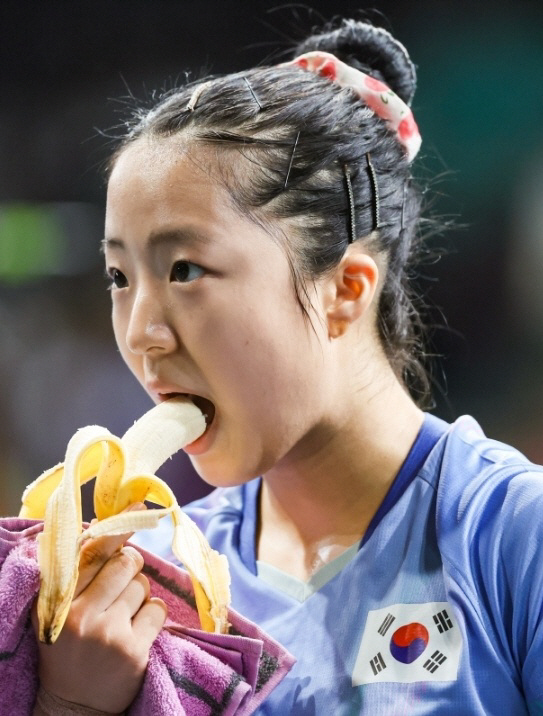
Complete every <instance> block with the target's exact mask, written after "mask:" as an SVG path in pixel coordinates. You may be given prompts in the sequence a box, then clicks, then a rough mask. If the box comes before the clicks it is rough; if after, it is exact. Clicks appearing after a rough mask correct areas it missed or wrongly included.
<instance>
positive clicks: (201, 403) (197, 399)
mask: <svg viewBox="0 0 543 716" xmlns="http://www.w3.org/2000/svg"><path fill="white" fill-rule="evenodd" d="M188 397H189V398H190V399H191V400H192V402H193V403H194V405H195V406H196V407H197V408H200V410H201V411H202V413H203V414H204V417H205V419H206V424H207V425H211V423H212V422H213V418H214V417H215V406H214V405H213V403H212V402H211V401H210V400H208V399H207V398H202V397H201V396H199V395H189V396H188Z"/></svg>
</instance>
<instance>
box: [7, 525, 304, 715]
mask: <svg viewBox="0 0 543 716" xmlns="http://www.w3.org/2000/svg"><path fill="white" fill-rule="evenodd" d="M41 529H42V522H41V521H40V522H37V521H35V520H22V519H18V518H7V519H0V625H1V627H0V684H1V687H0V716H14V715H15V714H16V715H17V716H27V715H28V716H30V714H32V709H33V707H34V701H35V698H36V692H37V688H38V678H37V661H38V657H37V646H36V640H35V637H34V632H33V630H32V626H31V624H30V617H29V614H30V607H31V605H32V602H33V601H34V598H35V596H36V593H37V591H38V588H39V581H40V577H39V569H38V565H37V562H36V539H35V538H36V535H37V534H38V533H39V532H40V531H41ZM137 549H138V550H139V551H140V552H141V553H142V555H143V557H144V559H145V567H144V569H143V572H144V574H146V576H147V577H148V579H149V581H150V583H151V594H152V595H153V596H158V597H161V598H162V599H164V601H165V602H166V603H167V605H168V609H169V614H168V621H167V622H166V624H165V627H164V629H163V630H162V631H161V633H160V634H159V636H158V637H157V639H156V640H155V642H154V644H153V646H152V648H151V654H150V659H149V665H148V667H147V672H146V674H145V679H144V682H143V686H142V688H141V690H140V692H139V694H138V696H137V697H136V700H135V701H134V703H133V704H132V706H131V707H130V709H129V711H128V713H129V715H130V716H183V714H190V716H233V715H234V714H235V715H236V716H248V714H251V713H253V712H254V711H255V710H256V708H257V707H258V706H259V705H260V704H261V703H262V702H263V701H264V699H265V698H266V697H267V696H268V694H269V693H270V692H271V691H272V689H274V688H275V687H276V686H277V684H278V683H279V682H280V681H281V680H282V679H283V677H284V676H285V675H286V674H287V672H288V671H289V670H290V668H291V667H292V665H293V664H294V661H295V660H294V658H293V657H292V656H291V655H290V654H289V653H288V652H287V651H286V650H285V649H284V648H283V647H282V646H280V645H279V644H278V643H277V642H275V641H274V640H273V639H272V638H271V637H269V636H267V635H266V634H264V633H263V632H262V630H261V629H259V627H257V626H256V625H255V624H253V623H251V622H249V621H247V620H246V619H244V618H243V617H242V616H240V615H239V614H237V613H236V612H234V611H233V610H231V611H230V613H229V621H230V623H231V624H232V627H231V630H230V634H209V633H207V632H204V631H201V630H200V629H199V620H198V614H197V611H196V606H195V603H194V597H193V592H192V587H191V583H190V579H189V577H188V575H187V574H186V573H185V572H184V571H183V570H181V569H179V568H178V567H176V566H175V565H173V564H170V563H169V562H165V561H164V560H162V559H160V558H159V557H156V556H155V555H152V554H150V553H149V552H146V551H145V550H142V549H140V548H139V547H137ZM181 625H182V626H181Z"/></svg>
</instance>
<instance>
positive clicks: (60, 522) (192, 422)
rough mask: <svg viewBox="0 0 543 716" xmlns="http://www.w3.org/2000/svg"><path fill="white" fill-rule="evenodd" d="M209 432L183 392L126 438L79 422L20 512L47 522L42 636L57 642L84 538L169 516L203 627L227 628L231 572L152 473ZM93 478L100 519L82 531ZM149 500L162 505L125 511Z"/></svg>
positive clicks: (41, 551) (41, 553) (42, 538)
mask: <svg viewBox="0 0 543 716" xmlns="http://www.w3.org/2000/svg"><path fill="white" fill-rule="evenodd" d="M204 430H205V418H204V416H203V415H202V413H201V411H200V410H199V409H198V408H197V407H196V406H195V405H194V404H193V403H192V401H190V400H189V399H188V398H182V397H179V398H174V399H172V400H169V401H167V402H164V403H161V404H160V405H158V406H156V407H155V408H153V409H152V410H150V411H149V412H148V413H146V414H145V415H144V416H143V417H142V418H140V420H138V421H137V422H136V423H134V425H133V426H132V427H131V428H130V429H129V430H128V431H127V432H126V433H125V435H124V436H123V437H122V439H119V438H118V437H116V436H115V435H112V434H111V433H110V432H109V430H107V429H106V428H101V427H98V426H96V425H92V426H88V427H86V428H81V429H80V430H78V431H77V432H76V433H75V435H74V436H73V437H72V439H71V440H70V442H69V443H68V448H67V450H66V457H65V461H64V463H63V464H62V463H61V464H59V465H56V466H55V467H53V468H51V469H50V470H47V471H46V472H44V473H43V474H42V475H41V476H40V477H38V478H37V480H35V481H34V482H33V483H32V484H31V485H29V486H28V487H27V488H26V490H25V492H24V494H23V497H22V502H23V506H22V508H21V511H20V513H19V515H20V517H29V518H35V519H43V520H44V527H43V532H42V533H41V534H40V535H39V537H38V540H39V542H38V562H39V566H40V571H41V585H40V592H39V595H38V621H39V630H40V632H39V638H40V640H41V641H44V642H47V643H50V644H52V643H53V642H54V641H55V640H56V639H57V637H58V635H59V634H60V631H61V629H62V627H63V625H64V622H65V620H66V617H67V615H68V611H69V609H70V604H71V602H72V599H73V595H74V591H75V586H76V583H77V577H78V573H79V554H80V551H81V547H82V544H83V542H84V541H85V540H86V539H89V538H90V537H99V536H102V535H115V534H123V533H125V532H131V531H132V530H138V529H147V528H150V527H155V526H156V525H157V524H158V521H159V520H160V518H161V517H164V516H165V515H168V514H170V515H171V516H172V520H173V524H174V536H173V543H172V549H173V552H174V554H175V555H176V557H177V558H178V559H179V561H180V562H182V563H183V565H184V566H185V568H186V569H187V571H188V572H189V574H190V577H191V580H192V583H193V587H194V593H195V597H196V605H197V607H198V614H199V616H200V622H201V626H202V629H205V630H206V631H215V632H226V631H227V630H228V621H227V612H228V604H229V602H230V589H229V585H230V576H229V570H228V562H227V560H226V557H225V556H224V555H219V554H218V553H217V552H215V550H213V549H211V547H210V546H209V544H208V542H207V540H206V538H205V537H204V535H203V534H202V532H201V531H200V529H199V528H198V527H197V526H196V524H195V523H194V522H193V521H192V520H191V519H190V518H189V517H188V516H187V515H185V514H184V513H183V512H182V510H181V509H180V507H179V505H178V504H177V500H176V498H175V496H174V494H173V493H172V491H171V490H170V488H169V487H168V485H167V484H166V483H165V482H164V481H163V480H160V479H159V478H158V477H156V476H155V475H154V472H155V471H156V470H157V469H158V468H159V467H160V465H162V463H163V462H165V461H166V459H167V458H168V457H170V456H171V455H173V453H175V452H177V450H179V449H180V448H182V447H184V446H185V445H187V444H188V443H190V442H192V441H193V440H195V439H196V438H197V437H199V436H200V435H201V434H202V433H203V432H204ZM93 477H96V483H95V486H94V510H95V513H96V517H97V518H98V521H96V522H94V523H93V524H92V525H90V527H88V528H87V529H86V530H83V528H82V524H81V523H82V516H81V485H83V484H84V483H85V482H88V481H89V480H91V479H92V478H93ZM144 500H147V501H149V502H153V503H154V504H158V505H161V506H162V509H151V510H142V511H133V512H122V510H124V509H125V508H126V507H128V506H129V505H130V504H132V503H134V502H143V501H144Z"/></svg>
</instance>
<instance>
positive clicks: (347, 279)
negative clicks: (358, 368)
mask: <svg viewBox="0 0 543 716" xmlns="http://www.w3.org/2000/svg"><path fill="white" fill-rule="evenodd" d="M330 282H331V284H330V289H331V293H330V294H329V296H330V301H329V304H328V307H327V310H326V319H327V325H328V335H329V337H330V338H339V337H340V336H342V335H343V334H344V333H346V332H347V330H348V329H349V327H350V326H351V325H352V324H354V323H355V322H356V321H357V320H358V319H359V318H360V317H361V316H364V315H366V314H367V312H368V309H369V308H370V306H371V305H372V302H373V299H374V296H375V293H376V290H377V284H378V282H379V269H378V266H377V264H376V262H375V260H374V259H373V258H372V257H371V256H369V255H368V254H365V253H363V252H362V251H360V249H359V248H357V247H349V249H348V250H347V253H346V255H345V256H344V257H343V259H342V260H341V262H340V264H339V266H338V267H337V269H336V272H335V273H334V275H333V276H332V277H331V278H330Z"/></svg>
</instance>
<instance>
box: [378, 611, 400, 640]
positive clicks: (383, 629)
mask: <svg viewBox="0 0 543 716" xmlns="http://www.w3.org/2000/svg"><path fill="white" fill-rule="evenodd" d="M395 619H396V617H393V616H392V614H390V612H389V613H388V614H387V615H386V617H385V618H384V619H383V623H382V624H381V626H380V627H379V629H377V632H378V634H380V635H381V636H384V635H385V634H386V633H387V631H388V628H389V626H390V625H391V624H392V622H393V621H394V620H395Z"/></svg>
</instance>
